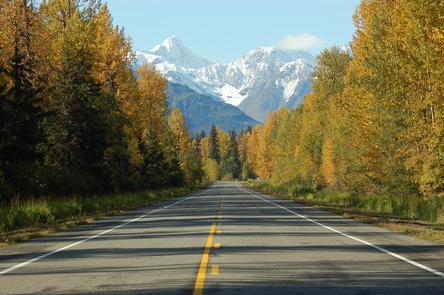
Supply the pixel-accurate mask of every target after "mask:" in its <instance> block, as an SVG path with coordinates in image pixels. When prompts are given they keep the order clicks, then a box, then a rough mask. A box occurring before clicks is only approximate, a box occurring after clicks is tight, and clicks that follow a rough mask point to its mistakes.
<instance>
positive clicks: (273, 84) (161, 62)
mask: <svg viewBox="0 0 444 295" xmlns="http://www.w3.org/2000/svg"><path fill="white" fill-rule="evenodd" d="M136 54H137V58H138V63H139V64H141V63H144V62H147V63H150V64H153V65H155V67H156V69H157V70H159V71H160V72H161V73H162V74H163V75H164V76H165V78H166V79H167V80H168V81H169V82H171V83H175V84H181V85H185V86H187V87H188V88H190V89H191V90H193V91H195V92H196V93H198V94H202V95H206V96H210V97H213V98H214V99H215V100H216V101H222V102H225V103H228V104H231V105H234V106H237V107H238V108H239V109H240V110H241V111H243V112H244V113H245V114H247V115H248V116H250V117H252V118H254V119H255V120H257V121H259V122H263V121H264V120H265V119H266V117H267V116H268V114H269V113H270V112H273V111H277V110H278V109H280V108H282V107H288V108H293V107H295V106H297V105H298V104H300V103H302V101H303V97H304V96H305V94H307V93H308V92H309V90H310V87H311V79H312V77H311V74H312V72H313V66H314V63H315V57H314V56H313V55H312V54H310V53H308V52H304V51H296V50H283V49H278V48H274V47H259V48H253V49H251V50H250V51H248V52H247V53H246V54H244V55H243V56H242V57H241V58H239V59H237V60H235V61H233V62H231V63H225V64H224V63H216V62H211V61H209V60H207V59H205V58H203V57H200V56H198V55H197V54H195V53H194V52H192V51H191V50H189V49H187V48H186V47H185V45H183V43H182V42H181V41H180V40H179V39H178V38H177V37H176V36H174V35H173V36H171V37H169V38H167V39H166V40H165V41H163V42H162V43H161V44H159V45H157V46H155V47H154V48H153V49H152V50H150V51H138V52H137V53H136Z"/></svg>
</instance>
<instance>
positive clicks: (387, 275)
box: [0, 182, 444, 295]
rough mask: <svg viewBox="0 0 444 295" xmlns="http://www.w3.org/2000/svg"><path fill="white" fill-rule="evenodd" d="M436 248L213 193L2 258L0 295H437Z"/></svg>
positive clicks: (14, 249)
mask: <svg viewBox="0 0 444 295" xmlns="http://www.w3.org/2000/svg"><path fill="white" fill-rule="evenodd" d="M443 272H444V247H443V246H439V245H437V244H433V243H431V242H426V241H422V240H419V239H416V238H412V237H409V236H405V235H401V234H397V233H393V232H391V231H388V230H386V229H382V228H378V227H374V226H371V225H367V224H363V223H360V222H357V221H354V220H351V219H347V218H344V217H341V216H338V215H335V214H332V213H328V212H325V211H323V210H319V209H316V208H312V207H308V206H306V205H301V204H297V203H294V202H291V201H283V200H277V199H275V198H273V197H272V196H269V195H264V194H259V193H255V192H253V191H251V190H248V189H246V188H244V187H242V186H241V185H240V184H239V183H237V182H218V183H215V184H214V185H213V186H211V187H210V188H209V189H206V190H203V191H201V192H198V193H196V194H193V195H190V196H186V197H182V198H178V199H174V200H169V201H165V202H162V203H158V204H156V205H155V206H150V207H147V208H142V209H140V210H136V211H131V212H128V213H126V214H121V215H116V216H112V217H108V218H103V219H100V220H97V221H95V222H93V223H91V224H88V225H82V226H78V227H75V228H73V229H71V230H67V231H64V232H59V233H56V234H52V235H49V236H47V237H44V238H38V239H34V240H31V241H28V242H24V243H20V244H16V245H12V246H9V247H5V248H3V249H0V294H195V295H198V294H403V295H405V294H444V273H443Z"/></svg>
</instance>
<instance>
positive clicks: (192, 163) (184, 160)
mask: <svg viewBox="0 0 444 295" xmlns="http://www.w3.org/2000/svg"><path fill="white" fill-rule="evenodd" d="M168 124H169V127H170V129H171V131H172V133H173V136H174V139H175V145H176V146H177V154H178V157H179V162H180V169H181V170H182V171H183V174H184V178H185V183H186V184H187V185H195V184H196V183H198V182H200V180H201V178H202V173H203V172H202V167H201V165H202V163H201V157H200V152H199V150H198V147H197V143H196V142H195V141H194V140H193V139H192V138H191V135H190V134H189V131H188V129H187V128H186V124H185V118H184V116H183V115H182V113H181V112H180V110H179V109H178V108H173V110H172V112H171V116H170V118H169V120H168Z"/></svg>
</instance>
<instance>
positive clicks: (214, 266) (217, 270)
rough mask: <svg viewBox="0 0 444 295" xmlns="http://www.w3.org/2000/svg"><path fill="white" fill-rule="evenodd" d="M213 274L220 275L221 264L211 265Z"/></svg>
mask: <svg viewBox="0 0 444 295" xmlns="http://www.w3.org/2000/svg"><path fill="white" fill-rule="evenodd" d="M211 274H212V275H214V276H217V275H219V265H218V264H214V265H212V266H211Z"/></svg>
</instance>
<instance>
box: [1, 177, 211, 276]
mask: <svg viewBox="0 0 444 295" xmlns="http://www.w3.org/2000/svg"><path fill="white" fill-rule="evenodd" d="M215 187H216V185H215V184H213V185H212V186H211V187H210V188H208V189H206V190H203V191H201V192H200V193H197V194H193V195H191V196H189V197H187V198H184V199H182V200H179V201H177V202H174V203H172V204H169V205H167V206H164V207H162V208H159V209H156V210H153V211H150V212H148V213H145V214H142V215H140V216H139V217H136V218H134V219H131V220H129V221H126V222H123V223H121V224H119V225H117V226H114V227H112V228H110V229H107V230H105V231H102V232H100V233H98V234H96V235H94V236H90V237H88V238H86V239H83V240H80V241H77V242H75V243H72V244H69V245H67V246H64V247H62V248H59V249H56V250H54V251H51V252H48V253H45V254H42V255H40V256H37V257H34V258H32V259H29V260H27V261H25V262H22V263H19V264H16V265H14V266H11V267H9V268H7V269H4V270H2V271H0V275H4V274H7V273H10V272H12V271H14V270H16V269H19V268H22V267H24V266H26V265H29V264H31V263H33V262H36V261H39V260H41V259H43V258H46V257H48V256H51V255H53V254H56V253H59V252H62V251H65V250H67V249H69V248H72V247H74V246H77V245H80V244H83V243H84V242H87V241H89V240H92V239H95V238H98V237H100V236H103V235H105V234H107V233H109V232H111V231H113V230H115V229H118V228H121V227H123V226H125V225H127V224H130V223H132V222H134V221H138V220H140V219H142V218H144V217H146V216H148V215H151V214H154V213H156V212H159V211H162V210H164V209H167V208H169V207H172V206H174V205H177V204H179V203H182V202H185V201H187V200H189V199H191V198H194V197H197V196H199V195H201V194H203V193H207V192H209V191H210V190H212V189H213V188H215Z"/></svg>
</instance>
